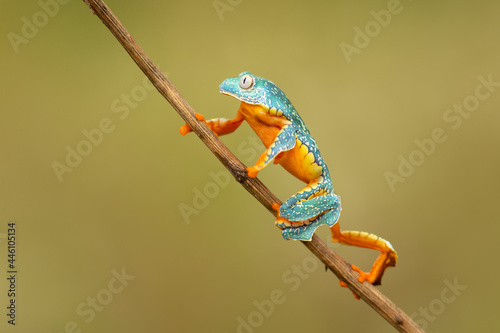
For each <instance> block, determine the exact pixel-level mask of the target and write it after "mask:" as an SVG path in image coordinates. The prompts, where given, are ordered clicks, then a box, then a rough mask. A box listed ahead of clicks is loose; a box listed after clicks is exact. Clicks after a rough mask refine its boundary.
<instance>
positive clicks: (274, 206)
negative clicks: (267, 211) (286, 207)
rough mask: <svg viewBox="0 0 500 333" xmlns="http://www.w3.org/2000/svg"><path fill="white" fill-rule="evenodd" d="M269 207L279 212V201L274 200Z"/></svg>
mask: <svg viewBox="0 0 500 333" xmlns="http://www.w3.org/2000/svg"><path fill="white" fill-rule="evenodd" d="M271 207H273V209H274V210H275V211H277V212H279V210H280V207H281V205H280V204H279V203H277V202H275V203H273V205H272V206H271Z"/></svg>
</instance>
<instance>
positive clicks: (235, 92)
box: [220, 72, 290, 109]
mask: <svg viewBox="0 0 500 333" xmlns="http://www.w3.org/2000/svg"><path fill="white" fill-rule="evenodd" d="M220 92H221V93H222V94H224V95H229V96H233V97H234V98H237V99H239V100H240V101H243V102H246V103H248V104H254V105H261V106H263V107H266V108H267V109H271V108H273V107H274V108H276V109H282V108H283V107H284V106H285V105H287V104H289V103H290V101H289V100H288V98H287V97H286V96H285V94H284V93H283V91H281V89H280V88H278V87H277V86H276V85H275V84H274V83H272V82H271V81H269V80H266V79H264V78H261V77H258V76H255V75H253V74H252V73H250V72H243V73H241V74H240V75H238V76H237V77H232V78H229V79H226V80H224V82H222V83H221V85H220Z"/></svg>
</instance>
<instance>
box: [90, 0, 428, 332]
mask: <svg viewBox="0 0 500 333" xmlns="http://www.w3.org/2000/svg"><path fill="white" fill-rule="evenodd" d="M83 1H84V2H85V3H86V4H87V5H88V6H89V8H90V9H91V11H92V13H94V14H95V15H97V16H98V17H99V19H101V21H102V22H103V23H104V25H106V27H107V28H108V29H109V30H110V31H111V33H113V35H114V36H115V37H116V39H117V40H118V41H119V42H120V44H121V45H122V46H123V48H124V49H125V50H126V51H127V52H128V54H129V55H130V56H131V57H132V59H133V60H134V61H135V63H136V64H137V65H138V66H139V67H140V68H141V70H142V71H143V72H144V74H145V75H146V76H147V77H148V78H149V80H150V81H151V82H152V83H153V85H154V86H155V87H156V89H157V90H158V91H159V92H160V94H162V95H163V97H165V98H166V99H167V100H168V102H169V103H170V104H171V105H172V106H173V107H174V109H175V110H176V111H177V112H178V113H179V115H180V116H181V117H182V118H183V119H184V121H186V123H187V124H188V125H189V126H190V127H191V128H192V129H193V131H194V132H195V133H196V134H197V135H198V137H199V138H200V139H201V140H202V141H203V143H205V145H206V146H207V147H208V149H210V150H211V151H212V153H213V154H214V155H215V156H216V157H217V158H218V159H219V161H220V162H221V163H222V164H223V165H224V166H225V167H226V168H227V169H228V170H229V172H230V173H231V174H232V175H233V177H234V178H235V179H236V180H237V181H238V182H239V183H241V185H242V186H243V187H244V188H245V189H246V190H247V191H248V192H250V194H252V195H253V196H254V197H255V198H256V199H257V200H258V201H259V202H260V203H261V204H262V205H264V206H265V207H266V208H267V209H268V210H269V211H270V212H271V213H272V214H274V215H275V214H276V211H274V210H273V209H272V207H271V206H272V204H273V203H274V202H278V203H280V204H281V202H280V201H279V200H278V198H277V197H276V196H275V195H274V194H273V193H272V192H271V191H269V189H268V188H267V187H266V186H265V185H264V184H263V183H262V182H261V181H260V180H258V179H254V178H250V177H248V175H247V172H246V167H245V165H244V164H243V163H241V161H240V160H238V158H237V157H236V156H234V154H233V153H232V152H231V151H230V150H229V149H228V148H227V147H226V146H225V145H224V144H223V143H222V141H220V140H219V138H218V137H217V136H216V135H215V134H214V133H213V132H212V131H211V130H210V129H209V128H208V127H207V126H206V125H205V123H204V122H201V121H198V120H197V119H196V117H195V115H194V110H193V109H192V108H191V106H190V105H189V104H188V102H187V101H186V100H185V99H184V98H183V97H182V96H181V95H180V93H179V91H177V89H176V88H175V86H174V85H173V84H172V83H171V82H170V81H169V80H168V79H167V78H166V77H165V75H164V74H163V73H162V72H161V71H160V69H159V68H158V67H157V66H156V65H155V64H154V63H153V62H152V61H151V59H150V58H149V57H148V56H147V55H146V54H145V53H144V51H143V50H142V49H141V48H140V47H139V45H138V44H137V43H136V42H135V40H134V39H133V38H132V36H130V34H129V33H128V31H127V30H126V29H125V27H124V26H123V25H122V24H121V22H120V21H119V20H118V18H117V17H116V16H115V15H114V14H113V13H112V12H111V10H110V9H109V8H108V7H107V6H106V4H105V3H104V2H103V1H101V0H83ZM302 243H303V244H304V245H305V246H306V247H307V248H308V249H309V250H310V251H311V252H312V253H314V255H316V257H318V258H319V259H320V260H321V261H322V262H323V263H324V264H325V266H326V267H327V268H328V269H330V270H331V271H332V272H333V273H334V274H335V275H336V276H337V277H338V278H339V280H341V281H344V282H345V283H346V284H347V286H348V287H349V288H350V289H351V290H352V291H353V292H354V293H356V294H357V295H359V296H360V297H361V299H363V300H364V301H365V302H366V303H368V305H370V306H371V307H372V308H373V309H374V310H375V311H377V312H378V313H379V314H380V315H381V316H382V317H384V318H385V319H386V320H387V321H388V322H389V323H390V324H391V325H392V326H394V327H395V328H396V329H397V330H398V331H400V332H424V331H423V330H422V329H421V328H420V327H418V325H417V324H416V323H415V322H414V321H413V320H412V319H411V318H410V317H409V316H408V315H407V314H406V313H404V312H403V311H402V310H401V309H399V308H398V307H397V306H396V305H395V304H394V303H393V302H392V301H391V300H389V299H388V298H387V297H385V296H384V295H383V294H382V293H381V292H380V291H379V290H378V289H376V288H375V287H374V286H372V285H371V284H370V283H368V282H365V283H359V282H358V273H355V272H354V271H353V270H352V269H351V267H350V265H349V264H347V263H346V262H345V261H344V260H343V259H342V258H341V257H340V256H338V255H337V254H336V253H335V252H333V251H332V249H330V248H329V247H328V246H327V245H326V244H325V243H324V242H323V241H322V240H321V239H320V238H319V237H318V236H316V235H314V236H313V239H312V240H311V241H310V242H302Z"/></svg>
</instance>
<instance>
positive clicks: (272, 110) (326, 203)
mask: <svg viewBox="0 0 500 333" xmlns="http://www.w3.org/2000/svg"><path fill="white" fill-rule="evenodd" d="M244 76H246V78H248V76H250V77H251V78H250V79H253V85H252V86H251V87H250V88H248V89H244V88H242V87H241V84H240V83H241V82H240V81H241V80H242V78H243V77H244ZM220 92H221V93H223V94H225V95H230V96H233V97H235V98H237V99H239V100H240V101H242V102H245V103H247V104H250V105H255V106H259V107H260V108H261V109H262V110H264V111H265V112H267V113H269V115H270V116H273V117H279V118H281V119H282V121H283V123H284V125H283V127H281V130H280V131H279V133H278V135H277V136H276V138H275V139H274V142H273V143H272V144H270V146H269V147H268V150H267V151H266V152H265V156H264V159H263V161H262V164H261V165H260V166H259V170H260V169H262V168H264V167H265V166H266V165H267V164H268V163H269V162H271V161H272V159H273V158H276V157H277V156H278V155H279V154H280V153H283V152H289V151H291V150H292V149H294V148H298V151H300V152H304V153H303V155H304V156H305V157H304V156H301V158H302V157H304V160H305V161H306V162H307V163H305V164H306V165H307V166H304V164H301V165H300V166H297V165H295V164H293V163H288V162H287V163H283V164H282V165H283V166H284V167H285V168H286V169H287V170H289V171H290V172H291V173H294V172H295V171H296V170H298V169H300V170H298V171H297V172H295V173H298V174H299V175H297V174H295V176H297V177H298V178H299V179H302V180H303V181H305V182H307V183H308V185H307V186H306V187H305V188H303V189H302V190H301V191H299V192H298V193H296V194H295V195H293V196H292V197H290V198H289V199H288V200H286V201H285V202H284V203H283V204H282V205H281V206H280V208H279V216H280V217H281V218H278V220H277V221H276V225H277V226H278V227H279V228H281V230H282V235H283V237H284V238H285V239H295V240H304V241H309V240H311V238H312V236H313V234H314V232H315V230H316V229H317V228H318V227H319V226H321V225H324V224H327V225H328V226H330V227H331V226H333V225H334V224H335V223H336V222H337V220H338V218H339V215H340V210H341V205H340V197H339V196H337V195H335V193H334V190H333V185H332V181H331V178H330V172H329V171H328V168H327V166H326V164H325V163H324V161H323V158H322V157H321V154H320V152H319V150H318V146H317V144H316V141H315V140H314V138H313V137H312V136H311V135H310V133H309V130H308V129H307V127H306V125H305V124H304V121H303V120H302V118H301V117H300V116H299V114H298V113H297V111H296V110H295V107H294V106H293V105H292V103H291V102H290V100H289V99H288V98H287V97H286V95H285V93H283V91H282V90H281V89H280V88H278V87H277V86H276V85H275V84H274V83H273V82H271V81H269V80H266V79H264V78H261V77H258V76H255V75H253V74H251V73H250V72H243V73H241V74H240V75H239V76H237V77H234V78H229V79H226V80H224V82H222V84H221V85H220ZM301 163H302V162H301ZM280 164H281V162H280ZM290 164H292V165H290ZM303 174H314V177H313V178H311V177H308V176H301V175H303ZM283 218H284V219H286V220H288V221H286V220H284V219H283Z"/></svg>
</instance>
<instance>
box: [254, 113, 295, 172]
mask: <svg viewBox="0 0 500 333" xmlns="http://www.w3.org/2000/svg"><path fill="white" fill-rule="evenodd" d="M296 142H297V138H296V136H295V127H294V126H293V124H292V122H290V121H284V122H283V127H281V130H280V131H279V132H278V135H276V138H275V139H274V141H273V143H271V145H270V146H269V147H268V148H267V150H266V151H265V152H263V153H262V155H260V157H259V159H258V160H257V163H255V165H254V166H252V167H248V168H247V172H248V175H249V176H250V177H252V178H255V177H257V174H258V173H259V171H260V170H262V169H264V168H265V167H266V166H267V165H268V164H269V162H271V161H272V159H273V158H275V157H277V156H278V155H279V154H280V153H282V152H284V151H288V150H290V149H292V148H293V147H295V144H296Z"/></svg>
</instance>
